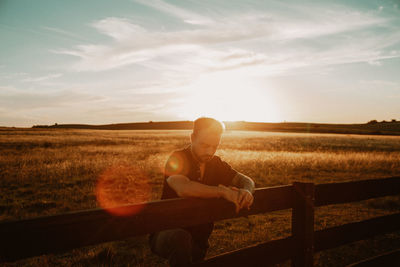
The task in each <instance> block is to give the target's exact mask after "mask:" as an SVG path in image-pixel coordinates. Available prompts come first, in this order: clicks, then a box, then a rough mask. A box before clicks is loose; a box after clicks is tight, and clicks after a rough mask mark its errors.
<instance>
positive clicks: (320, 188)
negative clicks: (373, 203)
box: [315, 176, 400, 206]
mask: <svg viewBox="0 0 400 267" xmlns="http://www.w3.org/2000/svg"><path fill="white" fill-rule="evenodd" d="M397 194H400V176H399V177H390V178H382V179H372V180H361V181H354V182H344V183H327V184H317V185H315V206H324V205H330V204H339V203H348V202H354V201H361V200H365V199H370V198H375V197H383V196H390V195H397Z"/></svg>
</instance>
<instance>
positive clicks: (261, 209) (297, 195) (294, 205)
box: [0, 177, 400, 266]
mask: <svg viewBox="0 0 400 267" xmlns="http://www.w3.org/2000/svg"><path fill="white" fill-rule="evenodd" d="M396 194H400V177H391V178H382V179H375V180H364V181H356V182H345V183H330V184H317V185H314V184H313V183H300V182H295V183H294V184H293V185H286V186H278V187H270V188H260V189H257V190H256V191H255V193H254V204H253V206H252V208H251V209H250V210H248V211H247V210H246V211H241V212H240V213H239V214H236V213H235V209H234V206H233V204H232V203H229V202H227V201H225V200H222V199H170V200H162V201H154V202H148V203H141V204H138V205H128V206H124V207H117V208H114V209H115V210H114V212H107V211H105V210H103V209H94V210H87V211H79V212H72V213H66V214H61V215H54V216H46V217H39V218H34V219H27V220H20V221H6V222H0V237H1V238H0V262H6V261H15V260H18V259H23V258H27V257H32V256H37V255H42V254H48V253H59V252H64V251H68V250H71V249H73V248H79V247H83V246H88V245H94V244H98V243H102V242H108V241H115V240H122V239H126V238H129V237H133V236H138V235H143V234H148V233H152V232H156V231H160V230H164V229H170V228H176V227H184V226H189V225H193V224H199V223H206V222H211V221H218V220H223V219H229V218H235V217H241V216H247V215H253V214H258V213H265V212H271V211H276V210H284V209H292V236H290V237H287V238H283V239H279V240H273V241H269V242H265V243H261V244H257V245H254V246H250V247H247V248H244V249H240V250H236V251H232V252H229V253H224V254H221V255H218V256H215V257H212V258H209V259H207V260H205V261H203V262H201V263H197V264H196V266H224V265H228V264H229V265H230V266H242V265H247V266H250V265H253V266H257V265H260V266H261V265H262V266H266V265H269V264H274V263H278V262H282V261H284V260H287V259H291V260H292V265H293V266H312V264H313V254H314V252H317V251H321V250H324V249H328V248H333V247H337V246H340V245H343V244H346V243H349V242H353V241H357V240H361V239H365V238H368V237H371V236H373V235H376V234H382V233H386V232H391V231H396V230H400V213H397V214H394V215H388V216H382V217H378V218H373V219H370V220H365V221H361V222H356V223H350V224H345V225H342V226H337V227H332V228H327V229H323V230H319V231H314V209H315V207H317V206H323V205H329V204H338V203H346V202H352V201H360V200H365V199H370V198H375V197H382V196H389V195H396ZM139 206H140V208H141V210H140V212H139V213H138V214H134V215H130V216H124V217H121V216H120V217H118V216H115V215H112V214H113V213H114V214H115V213H118V210H119V209H123V210H124V211H125V212H126V211H128V213H129V210H132V211H135V210H138V207H139Z"/></svg>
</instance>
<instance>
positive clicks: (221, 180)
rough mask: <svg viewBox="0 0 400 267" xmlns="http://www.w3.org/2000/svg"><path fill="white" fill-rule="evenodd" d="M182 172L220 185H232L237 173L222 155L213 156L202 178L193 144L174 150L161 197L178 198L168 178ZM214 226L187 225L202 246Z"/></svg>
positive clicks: (199, 179) (204, 181)
mask: <svg viewBox="0 0 400 267" xmlns="http://www.w3.org/2000/svg"><path fill="white" fill-rule="evenodd" d="M175 174H181V175H184V176H186V177H188V178H189V179H190V180H192V181H196V182H199V183H202V184H206V185H212V186H218V185H219V184H222V185H225V186H229V185H232V180H233V177H235V175H236V174H237V171H236V170H234V169H233V168H232V167H231V166H230V165H229V164H228V163H226V162H225V161H222V160H221V158H220V157H218V156H213V157H212V159H211V160H210V161H208V162H206V166H205V170H204V175H203V178H201V172H200V165H199V162H198V161H196V160H195V159H194V158H193V155H192V152H191V146H188V147H186V148H185V149H182V150H177V151H174V152H173V153H172V154H171V156H170V157H169V158H168V160H167V163H166V165H165V172H164V186H163V192H162V196H161V199H168V198H177V197H178V195H177V194H176V192H175V190H173V189H172V188H171V187H170V186H169V185H168V183H167V178H168V177H169V176H171V175H175ZM213 228H214V224H213V223H206V224H199V225H194V226H191V227H186V228H184V229H186V230H187V231H189V232H190V233H191V234H192V238H193V240H194V241H196V242H197V243H198V244H199V245H200V246H207V244H208V238H209V237H210V234H211V232H212V230H213Z"/></svg>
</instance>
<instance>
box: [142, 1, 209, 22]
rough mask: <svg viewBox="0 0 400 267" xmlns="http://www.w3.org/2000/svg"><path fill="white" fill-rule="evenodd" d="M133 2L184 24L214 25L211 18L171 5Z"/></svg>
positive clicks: (159, 2)
mask: <svg viewBox="0 0 400 267" xmlns="http://www.w3.org/2000/svg"><path fill="white" fill-rule="evenodd" d="M135 2H137V3H141V4H142V5H146V6H149V7H152V8H154V9H157V10H159V11H162V12H165V13H167V14H170V15H172V16H174V17H178V18H180V19H182V20H183V21H184V22H186V23H189V24H195V25H207V24H211V23H214V21H213V20H212V19H211V18H208V17H206V16H201V15H199V14H197V13H195V12H191V11H188V10H186V9H183V8H180V7H177V6H174V5H171V4H169V3H167V2H164V1H161V0H136V1H135Z"/></svg>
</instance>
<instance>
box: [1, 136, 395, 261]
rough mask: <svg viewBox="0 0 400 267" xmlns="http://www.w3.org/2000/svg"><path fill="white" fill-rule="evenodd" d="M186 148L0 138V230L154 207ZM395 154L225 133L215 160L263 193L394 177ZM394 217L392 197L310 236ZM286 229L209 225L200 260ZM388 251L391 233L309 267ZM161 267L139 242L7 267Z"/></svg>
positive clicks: (323, 211)
mask: <svg viewBox="0 0 400 267" xmlns="http://www.w3.org/2000/svg"><path fill="white" fill-rule="evenodd" d="M188 142H189V131H167V130H166V131H96V130H62V129H26V130H21V129H19V130H18V129H14V130H12V129H4V130H1V131H0V189H1V190H0V191H1V194H0V220H9V219H22V218H29V217H35V216H38V215H49V214H57V213H63V212H66V211H72V210H81V209H89V208H94V207H97V206H99V201H98V200H99V199H103V200H102V203H103V205H105V204H107V203H111V204H115V203H132V202H135V201H142V200H152V199H159V197H160V194H161V187H162V179H163V176H162V170H163V165H164V163H165V160H166V159H167V158H168V155H169V154H170V153H171V152H172V151H173V150H174V149H177V148H181V147H183V146H185V145H186V144H188ZM399 151H400V137H389V136H357V135H333V134H292V133H267V132H227V133H225V134H224V137H223V140H222V143H221V146H220V149H219V150H218V152H217V154H219V155H220V156H221V157H222V158H223V159H224V160H226V161H227V162H229V163H230V164H231V165H232V166H233V167H234V168H235V169H237V170H238V171H241V172H243V173H245V174H246V175H248V176H251V177H252V178H253V179H254V180H255V182H256V185H257V187H264V186H275V185H283V184H290V183H292V182H293V181H312V182H315V183H325V182H341V181H349V180H359V179H368V178H379V177H387V176H395V175H397V176H398V175H400V153H399ZM104 181H105V182H104ZM113 181H117V182H113ZM104 184H106V185H107V186H106V190H101V188H103V187H102V185H104ZM121 185H123V186H121ZM99 188H100V190H99ZM138 188H139V189H141V190H138ZM144 189H146V190H144ZM96 192H97V195H96ZM99 192H100V193H99ZM139 192H147V194H144V193H143V194H138V193H139ZM338 193H339V192H338ZM99 194H100V195H101V194H103V197H102V198H99ZM116 196H119V197H118V198H117V197H116ZM121 196H122V197H121ZM104 199H106V200H105V201H104ZM104 203H105V204H104ZM399 210H400V197H399V196H396V197H386V198H380V199H375V200H368V201H362V202H357V203H352V204H344V205H331V206H327V207H321V208H318V209H317V210H316V217H315V218H316V219H315V221H316V225H315V228H316V229H322V228H324V227H330V226H335V225H340V224H343V223H348V222H353V221H358V220H364V219H367V218H371V217H375V216H380V215H384V214H390V213H394V212H398V211H399ZM290 219H291V218H290V211H279V212H273V213H267V214H260V215H255V216H250V217H249V218H239V219H234V220H226V221H221V222H218V223H216V227H215V230H214V232H213V234H212V236H211V239H210V242H211V248H210V250H209V252H208V255H207V256H208V257H209V256H213V255H217V254H219V253H222V252H227V251H230V250H233V249H238V248H241V247H244V246H247V245H251V244H255V243H257V242H263V241H266V240H272V239H277V238H282V237H284V236H288V235H290ZM394 248H400V233H398V232H397V233H392V234H387V235H384V236H379V237H376V238H373V239H369V240H365V241H360V242H356V243H352V244H350V245H347V246H342V247H340V248H337V249H332V250H328V251H324V252H321V253H317V254H316V255H315V263H316V266H343V265H345V264H349V263H351V262H354V261H357V260H360V259H362V258H365V257H369V256H372V255H375V254H379V253H380V252H381V251H385V250H391V249H394ZM266 256H268V255H266ZM165 264H166V263H165V261H164V260H162V259H160V258H158V257H157V256H155V255H152V253H151V252H150V250H149V248H148V245H147V239H146V237H139V238H134V239H128V240H124V241H120V242H112V243H107V244H102V245H98V246H92V247H87V248H83V249H77V250H74V251H72V252H68V253H65V254H62V255H46V256H41V257H35V258H32V259H28V260H23V261H19V262H16V263H11V264H9V266H19V265H26V266H30V265H34V266H59V265H67V266H88V265H89V266H99V265H102V266H165ZM281 265H282V266H289V265H288V263H283V264H281Z"/></svg>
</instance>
